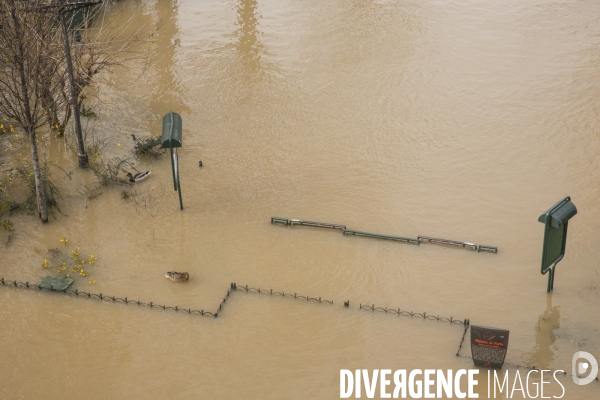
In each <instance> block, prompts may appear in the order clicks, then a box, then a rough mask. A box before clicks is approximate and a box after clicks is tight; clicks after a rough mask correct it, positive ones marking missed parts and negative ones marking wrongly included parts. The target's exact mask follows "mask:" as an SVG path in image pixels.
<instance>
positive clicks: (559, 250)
mask: <svg viewBox="0 0 600 400" xmlns="http://www.w3.org/2000/svg"><path fill="white" fill-rule="evenodd" d="M575 214H577V208H576V207H575V204H573V203H571V198H570V197H569V196H567V197H565V198H564V199H562V200H561V201H559V202H558V203H556V204H555V205H553V206H552V207H550V208H549V209H548V211H546V212H545V213H544V214H542V215H540V217H539V218H538V221H539V222H541V223H543V224H544V226H545V229H544V247H543V250H542V268H541V273H542V275H545V274H546V273H548V292H550V291H552V289H554V270H555V269H556V264H558V262H559V261H560V260H562V259H563V257H564V256H565V247H566V244H567V227H568V225H569V220H570V219H571V218H573V216H575Z"/></svg>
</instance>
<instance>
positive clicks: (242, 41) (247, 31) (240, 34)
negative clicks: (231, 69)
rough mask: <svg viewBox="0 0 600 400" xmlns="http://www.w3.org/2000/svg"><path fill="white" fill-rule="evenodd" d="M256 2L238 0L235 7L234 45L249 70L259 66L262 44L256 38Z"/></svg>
mask: <svg viewBox="0 0 600 400" xmlns="http://www.w3.org/2000/svg"><path fill="white" fill-rule="evenodd" d="M259 17H260V14H259V13H258V2H257V1H256V0H240V1H239V3H238V7H237V25H238V26H239V29H238V30H237V32H236V36H237V38H238V39H237V44H236V46H235V48H236V50H237V53H238V55H239V58H240V60H242V62H243V63H244V65H245V67H246V68H247V69H249V70H251V71H254V70H258V68H259V67H260V58H261V54H260V53H261V51H262V49H263V47H264V46H263V44H262V43H261V42H260V41H259V40H258V34H259V31H258V25H259V23H258V18H259Z"/></svg>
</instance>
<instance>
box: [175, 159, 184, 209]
mask: <svg viewBox="0 0 600 400" xmlns="http://www.w3.org/2000/svg"><path fill="white" fill-rule="evenodd" d="M175 162H176V163H177V171H176V172H177V173H176V175H177V191H178V192H179V208H180V209H181V210H183V200H181V182H180V181H179V157H178V156H177V148H175Z"/></svg>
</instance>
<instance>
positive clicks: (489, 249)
mask: <svg viewBox="0 0 600 400" xmlns="http://www.w3.org/2000/svg"><path fill="white" fill-rule="evenodd" d="M271 223H272V224H280V225H285V226H287V225H289V226H294V225H300V226H312V227H315V228H329V229H338V230H341V231H342V233H343V234H344V235H353V236H363V237H369V238H375V239H384V240H393V241H396V242H402V243H409V244H416V245H420V244H421V243H433V244H441V245H446V246H454V247H460V248H463V249H469V250H474V251H477V252H478V253H479V252H482V251H483V252H486V253H494V254H496V253H498V248H497V247H494V246H488V245H485V244H475V243H469V242H459V241H457V240H449V239H439V238H434V237H430V236H417V237H416V238H409V237H403V236H393V235H382V234H380V233H372V232H363V231H356V230H352V229H346V225H341V224H332V223H329V222H316V221H306V220H301V219H287V218H281V217H271Z"/></svg>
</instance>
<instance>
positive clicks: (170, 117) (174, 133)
mask: <svg viewBox="0 0 600 400" xmlns="http://www.w3.org/2000/svg"><path fill="white" fill-rule="evenodd" d="M182 131H183V122H182V120H181V115H179V114H177V113H174V112H173V111H169V113H168V114H165V116H164V117H163V125H162V144H161V147H162V148H163V149H169V151H170V152H171V168H172V169H173V186H174V187H175V191H176V192H179V207H180V208H181V209H182V210H183V201H182V200H181V184H180V182H179V159H178V157H177V148H178V147H181V134H182Z"/></svg>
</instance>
